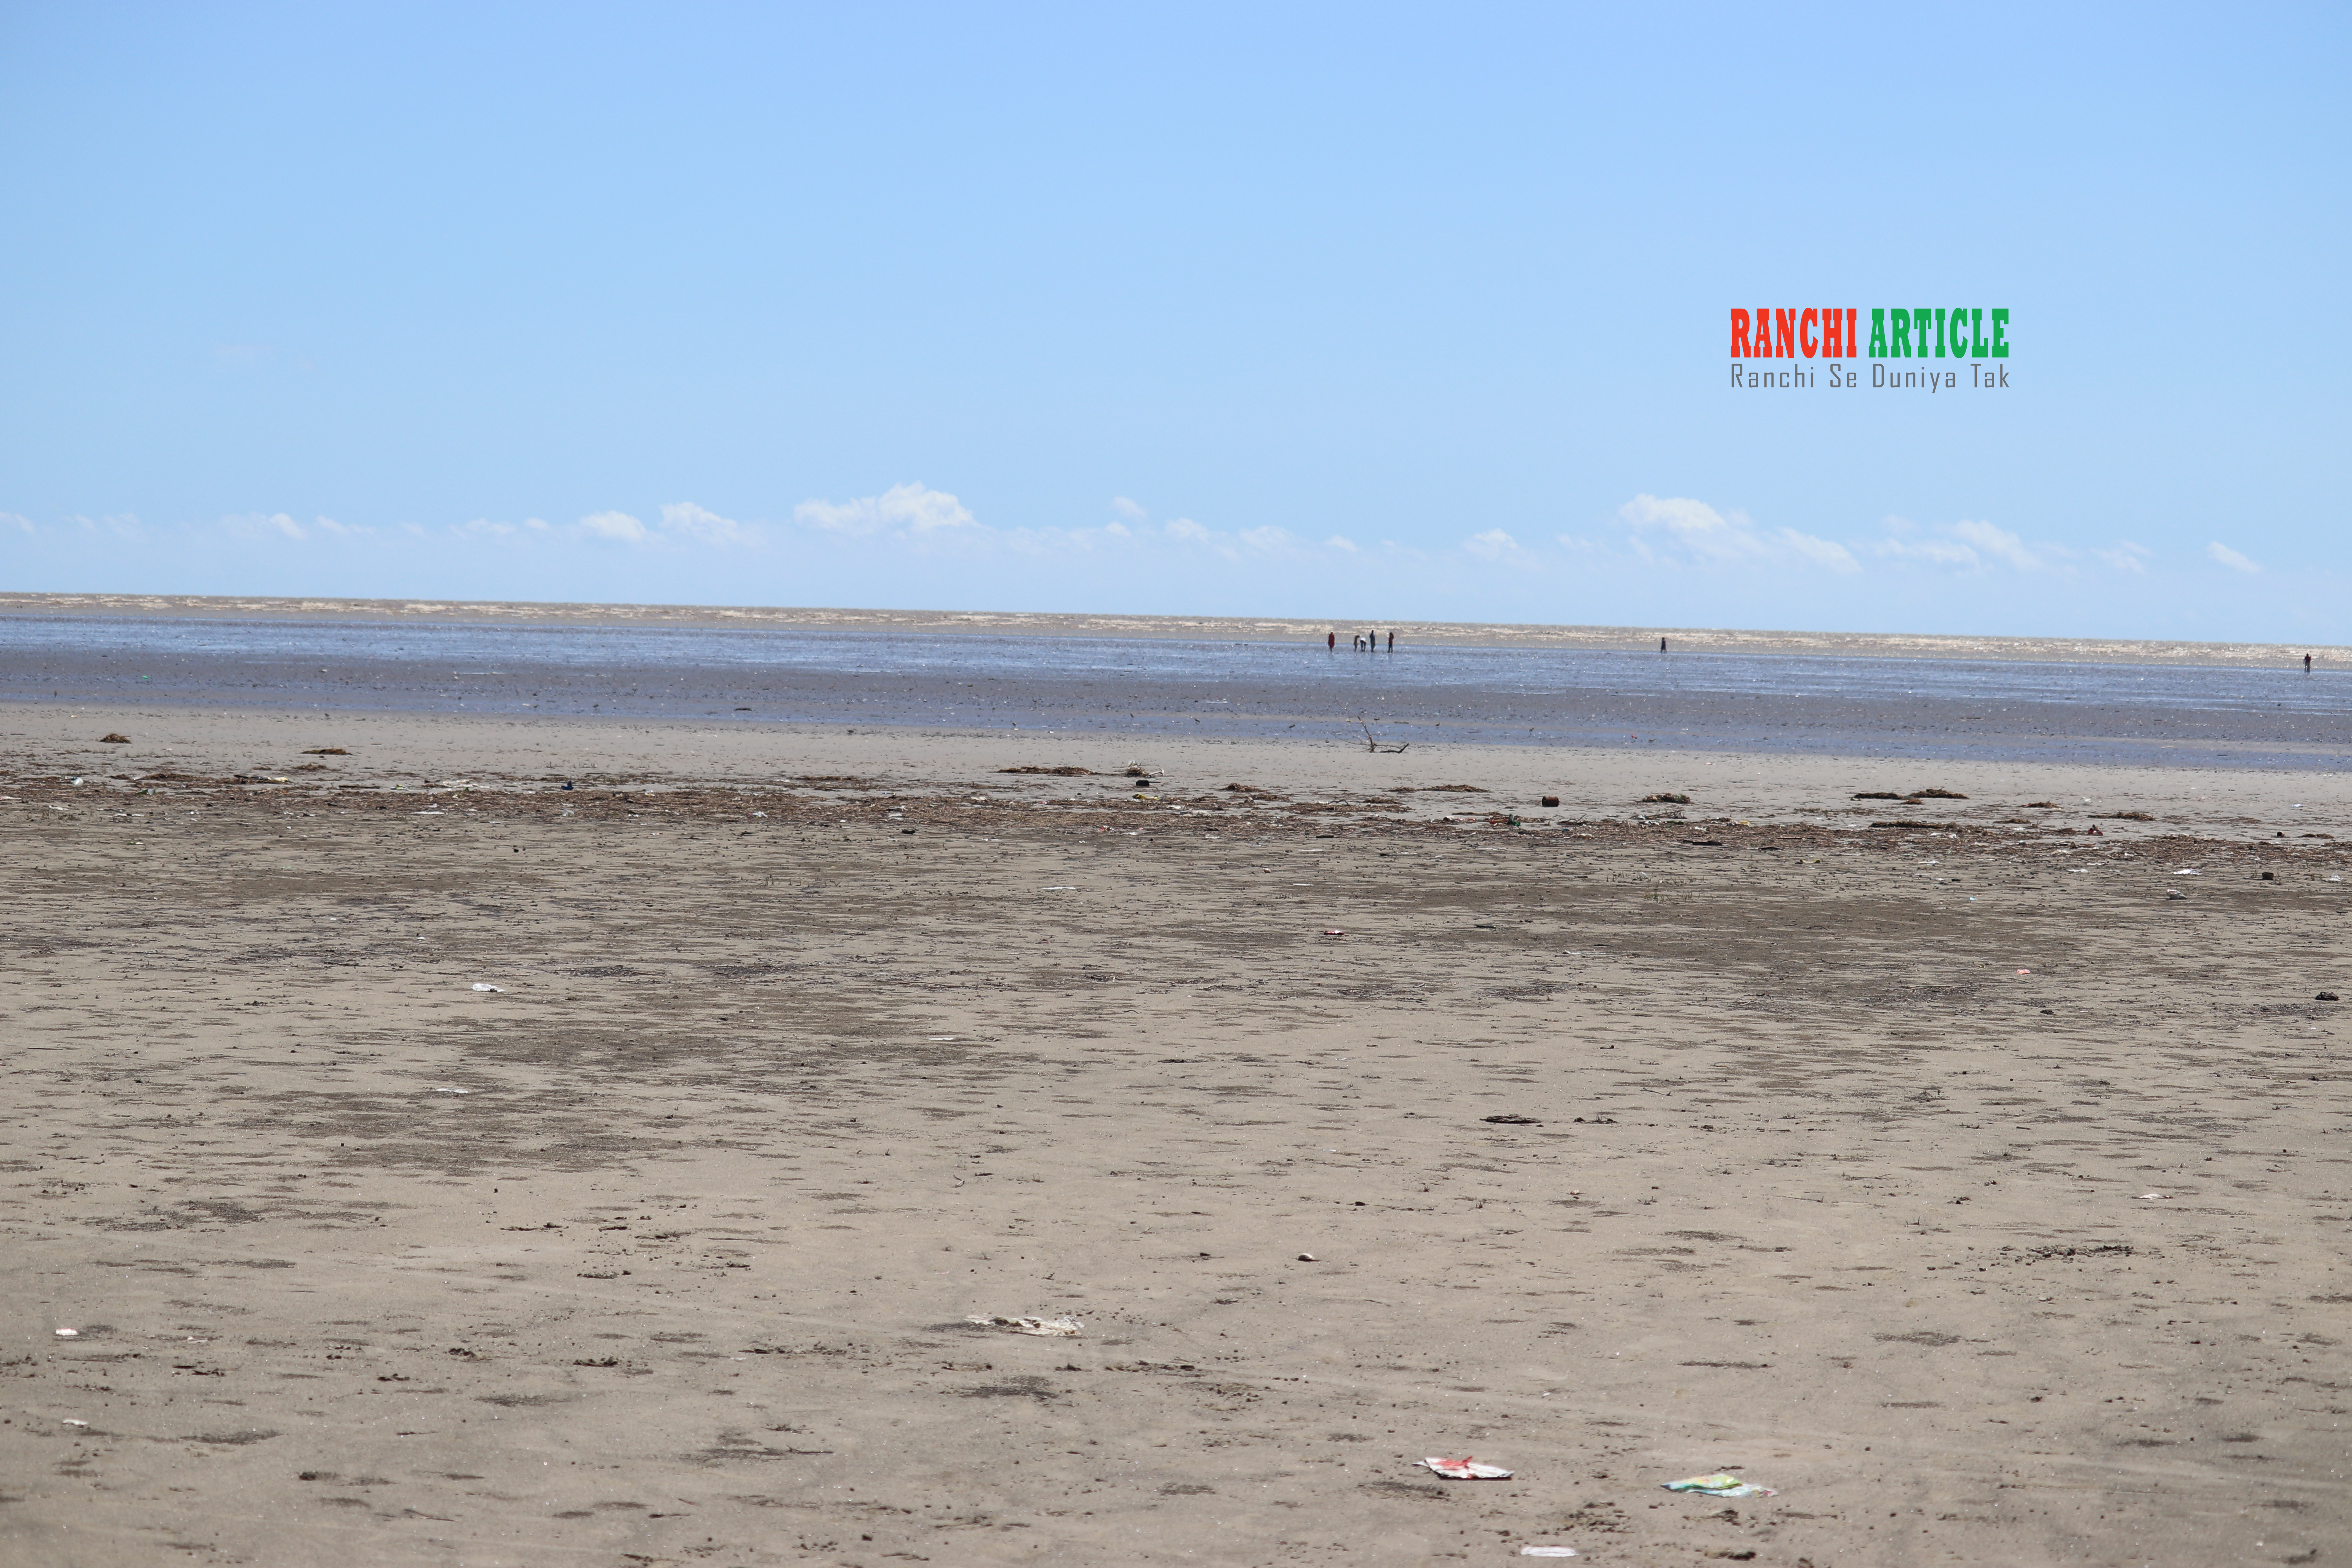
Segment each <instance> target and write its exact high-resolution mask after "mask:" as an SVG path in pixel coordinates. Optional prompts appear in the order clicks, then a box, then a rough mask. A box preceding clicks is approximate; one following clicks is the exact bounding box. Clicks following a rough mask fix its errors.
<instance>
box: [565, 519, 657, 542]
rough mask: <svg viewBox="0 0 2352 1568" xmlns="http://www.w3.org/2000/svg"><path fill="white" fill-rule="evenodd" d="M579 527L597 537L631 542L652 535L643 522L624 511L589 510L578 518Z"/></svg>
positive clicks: (639, 540)
mask: <svg viewBox="0 0 2352 1568" xmlns="http://www.w3.org/2000/svg"><path fill="white" fill-rule="evenodd" d="M580 527H581V529H582V530H583V531H585V532H588V533H593V534H594V535H595V536H596V537H597V538H599V539H625V540H627V541H628V542H631V543H633V544H634V543H637V542H641V541H643V540H646V539H649V538H651V537H652V534H651V533H650V532H649V531H647V530H646V525H645V524H644V523H642V522H639V521H637V520H636V519H635V518H634V517H631V516H630V515H629V514H628V513H627V512H625V511H597V512H591V513H589V514H588V515H587V516H586V517H583V518H582V519H581V520H580Z"/></svg>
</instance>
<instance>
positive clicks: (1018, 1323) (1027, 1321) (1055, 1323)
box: [964, 1315, 1086, 1338]
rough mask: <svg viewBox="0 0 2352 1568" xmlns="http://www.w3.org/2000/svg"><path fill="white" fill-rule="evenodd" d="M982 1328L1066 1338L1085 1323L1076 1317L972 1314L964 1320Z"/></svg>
mask: <svg viewBox="0 0 2352 1568" xmlns="http://www.w3.org/2000/svg"><path fill="white" fill-rule="evenodd" d="M964 1321H965V1322H967V1323H977V1324H979V1325H980V1326H981V1327H982V1328H983V1329H1011V1330H1012V1331H1013V1332H1014V1333H1016V1334H1044V1335H1046V1336H1047V1337H1049V1338H1051V1337H1061V1338H1068V1337H1070V1336H1072V1335H1075V1334H1076V1333H1077V1332H1078V1331H1080V1330H1081V1329H1084V1328H1085V1327H1086V1325H1085V1324H1084V1323H1081V1322H1079V1321H1077V1320H1076V1318H997V1317H989V1316H984V1315H982V1316H974V1317H970V1318H966V1319H965V1320H964Z"/></svg>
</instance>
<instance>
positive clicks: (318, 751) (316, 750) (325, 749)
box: [302, 746, 351, 757]
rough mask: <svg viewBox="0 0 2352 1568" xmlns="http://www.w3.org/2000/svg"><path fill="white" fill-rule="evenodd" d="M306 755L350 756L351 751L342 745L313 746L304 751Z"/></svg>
mask: <svg viewBox="0 0 2352 1568" xmlns="http://www.w3.org/2000/svg"><path fill="white" fill-rule="evenodd" d="M302 754H303V755H304V756H306V757H348V756H350V755H351V753H350V752H347V751H345V750H343V749H342V748H341V746H313V747H311V748H310V750H309V751H307V752H303V753H302Z"/></svg>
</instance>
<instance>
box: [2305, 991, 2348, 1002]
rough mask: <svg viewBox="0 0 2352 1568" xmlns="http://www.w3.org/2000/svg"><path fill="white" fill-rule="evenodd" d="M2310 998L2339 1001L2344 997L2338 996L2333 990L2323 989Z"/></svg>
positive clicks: (2318, 1000) (2322, 1000) (2319, 1000)
mask: <svg viewBox="0 0 2352 1568" xmlns="http://www.w3.org/2000/svg"><path fill="white" fill-rule="evenodd" d="M2312 1000H2313V1001H2315V1002H2341V1001H2343V1000H2344V998H2343V997H2341V996H2338V995H2337V994H2336V993H2335V992H2333V991H2323V992H2321V993H2320V994H2318V995H2316V996H2314V997H2313V998H2312Z"/></svg>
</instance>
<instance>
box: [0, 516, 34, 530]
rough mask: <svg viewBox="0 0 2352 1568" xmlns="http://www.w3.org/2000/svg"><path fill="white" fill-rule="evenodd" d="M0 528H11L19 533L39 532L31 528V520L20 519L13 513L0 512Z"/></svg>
mask: <svg viewBox="0 0 2352 1568" xmlns="http://www.w3.org/2000/svg"><path fill="white" fill-rule="evenodd" d="M0 528H13V529H15V530H16V531H17V532H19V533H37V532H39V530H38V529H37V528H35V527H34V526H33V520H32V519H31V518H29V517H20V516H18V515H17V514H16V513H15V512H13V511H0Z"/></svg>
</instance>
